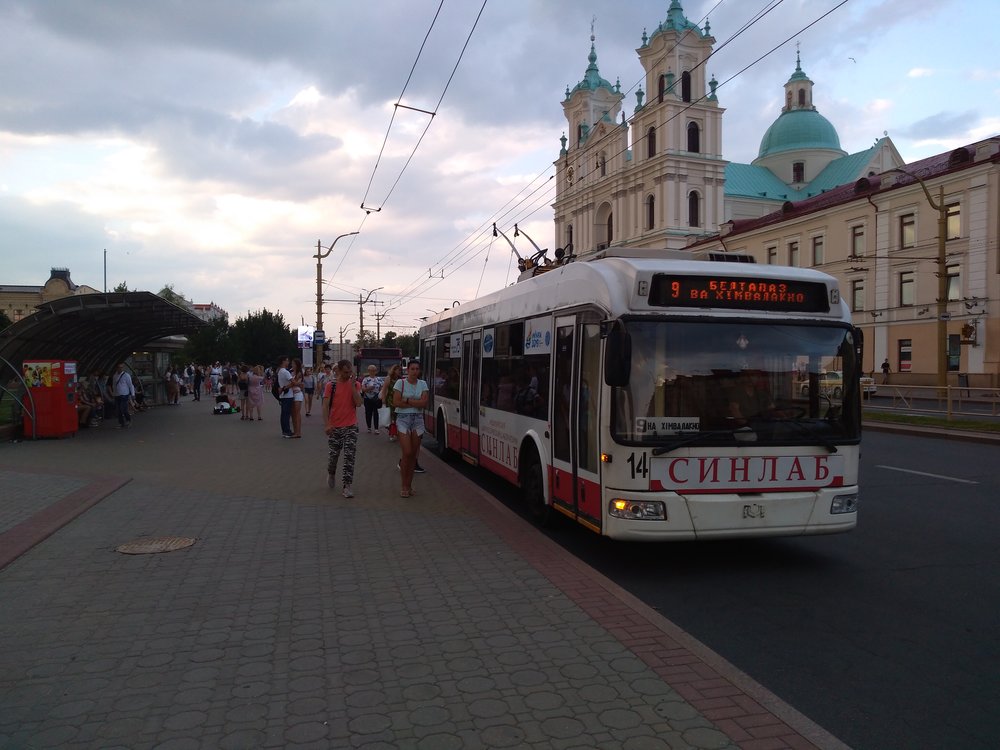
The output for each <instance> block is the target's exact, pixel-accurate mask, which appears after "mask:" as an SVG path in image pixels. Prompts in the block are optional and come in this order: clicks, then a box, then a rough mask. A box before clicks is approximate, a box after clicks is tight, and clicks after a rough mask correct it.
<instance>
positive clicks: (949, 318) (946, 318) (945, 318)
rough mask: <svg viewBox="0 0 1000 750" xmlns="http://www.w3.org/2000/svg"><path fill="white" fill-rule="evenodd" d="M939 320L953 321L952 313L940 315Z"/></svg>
mask: <svg viewBox="0 0 1000 750" xmlns="http://www.w3.org/2000/svg"><path fill="white" fill-rule="evenodd" d="M938 320H951V313H950V312H943V313H941V314H940V315H938Z"/></svg>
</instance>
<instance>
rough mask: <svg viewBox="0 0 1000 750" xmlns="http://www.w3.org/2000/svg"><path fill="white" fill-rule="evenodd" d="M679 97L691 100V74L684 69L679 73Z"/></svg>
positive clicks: (687, 100)
mask: <svg viewBox="0 0 1000 750" xmlns="http://www.w3.org/2000/svg"><path fill="white" fill-rule="evenodd" d="M681 99H683V100H684V101H686V102H689V101H691V74H690V73H688V72H687V71H686V70H685V71H684V72H683V73H681Z"/></svg>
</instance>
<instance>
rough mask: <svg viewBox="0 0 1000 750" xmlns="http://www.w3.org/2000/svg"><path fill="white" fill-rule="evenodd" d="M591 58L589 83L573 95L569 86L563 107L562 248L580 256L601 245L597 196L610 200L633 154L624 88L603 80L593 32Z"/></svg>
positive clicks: (559, 170)
mask: <svg viewBox="0 0 1000 750" xmlns="http://www.w3.org/2000/svg"><path fill="white" fill-rule="evenodd" d="M587 60H588V62H589V64H588V65H587V69H586V71H584V74H583V79H582V80H581V81H580V82H579V83H578V84H576V86H574V87H573V89H572V91H571V90H570V88H569V86H567V87H566V98H565V99H564V100H563V103H562V106H563V113H564V114H565V115H566V122H567V127H568V132H569V134H570V136H569V139H567V137H566V135H565V134H564V135H563V137H562V139H561V141H562V148H561V149H560V151H559V159H558V161H556V201H555V203H554V204H553V208H555V214H556V215H555V224H556V227H555V228H556V246H557V247H565V248H567V250H568V251H569V252H574V253H583V252H587V251H589V250H592V249H594V248H595V247H596V246H597V244H598V243H600V242H601V240H600V239H597V238H595V236H594V229H595V227H594V217H593V210H592V209H593V205H594V200H595V199H594V194H595V193H597V194H598V195H599V196H600V201H601V203H602V204H605V203H608V202H609V201H610V199H611V198H610V196H611V195H612V193H613V192H614V185H615V182H616V180H615V179H614V178H612V179H608V178H609V176H611V175H617V174H620V173H622V172H623V170H624V167H625V164H626V161H627V159H628V155H629V154H628V127H627V126H626V125H625V123H624V115H623V116H622V119H623V122H621V123H617V122H616V119H617V117H618V113H619V112H620V111H621V101H622V98H623V97H622V93H621V85H620V84H619V83H617V82H616V83H615V85H614V86H612V85H611V84H610V83H609V82H608V81H606V80H605V79H604V78H602V77H601V73H600V71H599V70H598V68H597V50H596V48H595V37H594V34H593V30H591V34H590V55H589V56H588V57H587ZM567 140H568V141H569V142H568V144H567ZM605 244H606V243H605Z"/></svg>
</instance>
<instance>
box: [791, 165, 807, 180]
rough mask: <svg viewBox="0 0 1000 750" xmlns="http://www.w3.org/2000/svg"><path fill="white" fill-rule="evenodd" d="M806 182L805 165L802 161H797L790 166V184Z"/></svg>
mask: <svg viewBox="0 0 1000 750" xmlns="http://www.w3.org/2000/svg"><path fill="white" fill-rule="evenodd" d="M805 181H806V164H805V162H803V161H797V162H795V163H794V164H792V182H805Z"/></svg>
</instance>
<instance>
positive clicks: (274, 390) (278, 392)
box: [271, 377, 281, 401]
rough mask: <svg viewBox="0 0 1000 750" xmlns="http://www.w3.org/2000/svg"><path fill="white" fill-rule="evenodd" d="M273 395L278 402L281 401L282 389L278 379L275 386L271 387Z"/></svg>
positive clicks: (275, 380)
mask: <svg viewBox="0 0 1000 750" xmlns="http://www.w3.org/2000/svg"><path fill="white" fill-rule="evenodd" d="M271 395H272V396H274V397H275V398H276V399H277V400H278V401H281V388H279V387H278V378H277V377H276V378H275V379H274V384H273V385H272V386H271Z"/></svg>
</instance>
